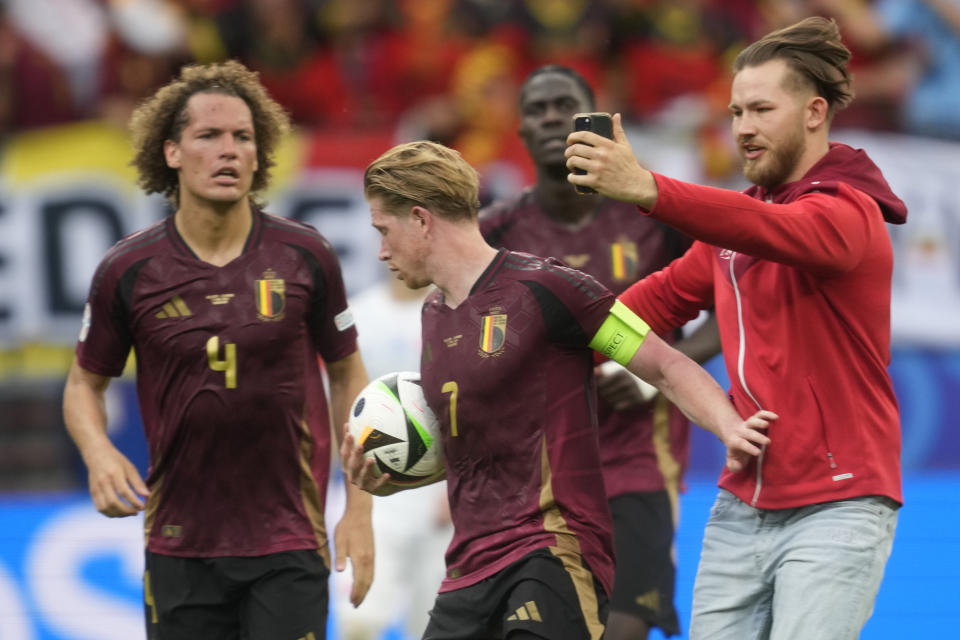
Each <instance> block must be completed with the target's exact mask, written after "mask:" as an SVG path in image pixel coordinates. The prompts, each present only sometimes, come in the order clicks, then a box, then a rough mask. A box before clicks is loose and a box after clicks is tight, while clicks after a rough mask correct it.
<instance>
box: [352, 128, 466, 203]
mask: <svg viewBox="0 0 960 640" xmlns="http://www.w3.org/2000/svg"><path fill="white" fill-rule="evenodd" d="M479 185H480V178H479V176H478V175H477V172H476V170H475V169H474V168H473V167H471V166H470V165H469V164H468V163H467V161H466V160H464V159H463V157H462V156H461V155H460V153H458V152H457V151H454V150H453V149H450V148H449V147H445V146H443V145H442V144H438V143H436V142H429V141H426V140H419V141H416V142H408V143H406V144H401V145H397V146H396V147H393V148H392V149H390V150H389V151H387V152H386V153H384V154H383V155H381V156H380V157H379V158H377V159H376V160H374V161H373V162H372V163H371V164H370V166H368V167H367V169H366V171H364V174H363V193H364V195H365V196H366V197H367V199H368V200H369V199H372V198H380V199H382V200H383V203H384V206H385V207H386V209H387V210H388V211H390V212H394V213H398V214H399V213H401V212H404V211H409V208H410V207H411V206H413V205H420V206H423V207H426V208H427V209H429V210H430V211H431V212H432V213H434V214H436V215H439V216H440V217H443V218H447V219H450V220H471V219H476V217H477V212H478V211H479V210H480V200H479V196H478V194H479V190H480V187H479Z"/></svg>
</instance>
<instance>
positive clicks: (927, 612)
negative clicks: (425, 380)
mask: <svg viewBox="0 0 960 640" xmlns="http://www.w3.org/2000/svg"><path fill="white" fill-rule="evenodd" d="M913 5H916V6H913ZM935 5H952V6H954V7H956V8H957V9H958V12H960V3H957V2H956V1H955V0H943V1H936V0H927V1H926V2H923V1H920V0H917V2H913V1H912V0H897V1H896V2H883V1H881V2H875V3H870V2H866V1H864V0H815V1H814V0H811V1H808V2H800V1H793V2H769V1H761V0H757V1H753V0H738V1H737V2H719V1H712V0H685V1H683V2H659V1H655V0H618V1H613V0H608V1H606V2H590V1H587V0H573V1H569V2H550V1H548V0H527V1H514V2H492V1H482V0H404V1H401V2H396V3H394V2H385V1H378V0H363V1H361V0H351V1H340V0H303V1H302V2H300V1H296V0H244V1H240V0H182V1H176V2H174V1H169V2H167V1H163V0H117V1H114V0H111V1H109V2H108V1H105V0H104V1H99V0H30V1H29V2H27V1H26V0H3V2H2V3H0V640H67V639H70V640H74V639H76V640H80V639H86V638H89V639H97V640H104V639H109V638H124V639H129V638H140V637H142V636H143V631H142V622H141V611H140V604H139V603H140V597H141V591H140V579H141V568H142V541H141V536H140V531H139V528H140V523H139V521H138V520H136V519H127V520H122V521H114V520H107V519H105V518H103V517H101V516H99V515H98V514H97V513H96V512H95V511H94V509H93V507H92V505H91V504H90V501H89V498H88V497H87V494H86V490H85V481H86V479H85V473H84V471H83V468H82V464H81V463H80V461H79V458H78V457H77V455H76V453H75V451H74V449H73V447H72V445H71V444H70V443H69V441H68V439H67V437H66V434H65V431H64V428H63V424H62V419H61V417H60V406H59V400H60V393H61V391H62V386H63V381H64V375H65V372H66V369H67V367H68V366H69V363H70V359H71V357H72V348H73V344H74V341H75V337H76V334H77V332H78V330H79V320H80V310H81V308H82V305H83V301H84V298H85V296H86V292H87V287H88V285H89V279H90V276H91V274H92V272H93V269H94V267H95V266H96V264H97V262H98V261H99V259H100V257H101V256H102V255H103V253H104V252H105V251H106V250H107V249H108V248H109V247H110V246H111V245H112V244H113V243H114V242H115V241H116V240H117V239H119V238H120V237H122V236H123V235H126V234H127V233H130V232H132V231H134V230H136V229H138V228H140V227H142V226H144V225H145V224H147V223H150V222H152V221H154V220H156V219H158V218H160V217H162V216H163V215H165V214H166V208H165V203H164V202H163V201H162V200H161V199H159V198H156V197H146V196H144V195H143V194H142V193H141V192H140V191H139V190H138V189H137V188H136V187H135V185H134V178H135V176H134V174H133V172H132V170H131V168H130V167H129V166H128V162H129V159H130V150H129V145H128V141H127V138H126V134H125V132H124V129H123V127H122V123H123V122H124V121H125V118H126V115H127V114H128V113H129V110H130V108H131V106H132V105H133V104H135V103H136V101H137V100H138V99H139V98H141V97H142V96H144V95H147V94H149V92H150V91H152V90H153V88H155V87H156V86H157V85H158V84H162V83H163V82H165V81H166V80H167V78H168V77H169V75H170V73H171V72H172V71H174V70H175V69H176V68H177V66H178V65H179V64H182V63H183V62H186V61H191V60H201V61H205V60H215V59H223V58H225V57H227V56H230V57H237V58H240V59H242V60H244V61H246V62H247V63H248V64H250V65H251V66H253V67H255V68H257V69H259V70H260V71H261V74H262V77H263V79H264V82H265V83H266V84H267V85H268V87H270V88H271V90H272V91H273V93H274V95H275V96H277V97H278V99H280V100H281V101H282V102H283V103H284V104H285V106H286V107H287V108H288V109H289V110H290V112H291V114H292V115H293V117H294V119H295V122H296V123H297V127H296V129H295V130H294V132H293V133H292V134H291V135H290V136H289V137H288V139H287V140H285V142H284V144H283V147H282V149H281V150H280V153H279V156H278V166H277V168H276V169H275V171H274V181H273V187H272V189H271V191H270V192H269V193H268V194H267V198H266V199H267V200H268V201H269V203H270V206H269V209H270V210H271V211H272V212H274V213H277V214H280V215H286V216H291V217H295V218H298V219H302V220H305V221H307V222H310V223H311V224H314V225H315V226H316V227H317V228H318V229H320V230H321V232H323V233H324V234H325V235H326V236H327V237H328V238H329V239H330V240H331V242H332V243H333V244H334V246H335V247H336V249H337V251H338V253H339V255H340V257H341V260H342V262H343V268H344V274H345V278H346V281H347V285H348V289H349V291H350V293H351V294H353V293H356V292H358V291H361V290H362V289H363V288H364V287H366V286H369V285H370V284H371V283H374V282H376V281H377V280H378V279H379V278H381V277H382V276H383V271H382V269H381V268H380V266H379V265H378V264H377V262H376V260H375V253H376V246H377V242H378V240H377V238H376V234H375V232H373V230H372V229H370V227H369V225H368V220H367V215H368V214H367V210H366V208H365V206H364V202H363V197H362V192H361V189H360V182H361V172H362V169H363V167H364V166H365V165H366V164H367V163H368V162H369V161H370V160H372V159H373V158H374V157H376V156H377V155H378V154H379V153H380V152H381V151H383V150H384V149H386V148H388V147H389V146H391V145H392V144H394V143H395V142H397V141H401V140H406V139H411V138H416V137H427V136H429V137H432V138H434V139H438V140H441V141H443V142H446V143H448V144H451V145H452V146H454V147H456V148H458V149H460V150H461V152H462V153H464V155H465V156H466V157H467V158H468V159H469V160H470V161H471V162H472V163H473V164H474V165H475V166H477V167H478V168H479V169H480V170H481V174H482V176H483V184H484V198H485V199H490V198H495V197H497V196H499V195H504V194H507V193H510V192H512V191H514V190H515V189H517V188H519V187H520V186H522V185H524V184H527V183H529V181H530V179H531V167H530V166H529V163H528V161H527V159H526V155H525V152H524V151H523V149H522V146H521V145H520V144H519V141H518V140H517V138H516V134H515V131H516V116H515V111H516V107H515V105H516V90H517V87H518V85H519V82H521V81H522V78H523V77H524V75H525V74H526V72H527V71H528V70H529V69H531V68H533V67H535V66H537V65H538V64H541V63H544V62H560V63H564V64H570V65H571V66H574V67H575V68H578V69H579V70H581V71H582V72H583V73H584V74H585V75H586V76H587V77H588V79H590V81H591V82H592V83H593V84H594V85H595V87H596V88H597V89H598V99H599V104H598V106H599V107H600V108H601V109H604V110H609V111H621V112H623V113H624V115H625V117H626V119H627V122H628V124H629V135H630V137H631V140H632V142H633V144H634V148H635V149H636V150H637V152H638V154H639V155H640V156H641V157H642V158H643V159H644V160H645V161H647V162H648V163H649V166H651V167H652V168H654V169H655V170H658V171H661V172H663V173H666V174H669V175H672V176H676V177H680V178H685V179H690V180H694V181H697V182H704V183H711V184H715V185H718V186H728V187H732V188H738V187H740V186H742V183H741V179H740V178H739V177H738V174H737V169H736V163H735V161H734V157H733V155H734V154H733V148H732V146H731V144H730V141H729V133H728V131H727V123H726V115H725V104H726V99H727V94H726V89H727V86H728V83H729V77H728V76H727V74H726V72H725V69H726V67H727V66H728V65H727V62H728V61H729V54H730V52H731V51H736V50H737V49H738V48H739V46H741V45H742V43H743V42H747V41H749V40H750V39H751V38H753V37H756V36H757V35H761V34H762V33H764V32H765V31H767V30H769V28H770V27H771V26H774V25H778V24H782V23H786V22H790V21H792V20H793V19H795V18H796V17H801V16H802V15H807V14H813V13H820V14H824V13H826V14H828V15H834V16H835V17H837V19H838V21H839V22H840V24H841V26H842V28H843V29H844V31H845V37H847V38H848V39H849V40H850V41H851V43H852V44H853V48H854V51H855V54H857V55H858V57H857V59H856V60H857V65H856V67H855V71H856V72H857V76H856V81H857V85H856V89H857V92H858V94H859V96H860V98H859V99H858V103H857V106H856V108H855V109H853V110H851V111H850V112H845V113H842V114H841V115H840V116H839V117H838V119H837V122H836V125H835V135H834V136H833V137H834V138H835V139H837V140H841V141H844V142H848V143H850V144H852V145H854V146H860V147H864V148H865V149H867V150H868V152H869V153H870V155H871V156H872V157H873V158H874V159H875V160H876V162H877V163H878V164H879V165H880V167H881V168H882V169H883V171H884V173H885V175H886V176H887V178H888V180H889V182H890V183H891V185H892V186H893V188H894V190H895V191H896V192H897V193H899V194H900V195H901V196H902V197H903V199H904V200H905V201H906V202H907V204H908V206H909V208H910V216H909V221H908V223H907V224H906V225H905V226H903V227H890V228H889V230H890V233H891V238H892V240H893V245H894V249H895V252H896V268H895V274H894V287H893V292H894V297H893V309H892V311H893V339H894V352H893V359H892V362H891V365H890V371H891V374H892V376H893V379H894V384H895V386H896V390H897V394H898V398H899V400H900V404H901V410H902V417H903V434H904V449H903V465H904V472H905V480H904V484H905V496H906V503H907V506H906V507H905V508H904V510H903V511H902V512H901V517H900V526H899V530H898V536H897V540H896V543H895V545H894V551H893V555H892V557H891V560H890V564H889V565H888V568H887V575H886V579H885V581H884V584H883V587H882V589H881V592H880V596H879V598H878V600H877V607H876V611H875V613H874V616H873V618H872V619H871V621H870V622H869V623H868V625H867V627H866V629H865V631H864V633H863V636H862V637H863V638H865V639H866V640H879V639H887V638H891V639H892V638H908V637H909V638H916V637H952V636H953V635H956V631H955V629H957V628H960V605H958V604H957V599H956V594H957V584H958V581H960V535H958V534H957V530H958V525H960V433H958V429H957V427H958V426H960V425H958V422H960V421H958V419H957V417H956V416H957V415H960V204H958V198H957V185H958V184H960V162H958V159H960V108H954V107H953V106H952V105H956V104H957V103H958V102H960V82H956V81H951V80H949V78H951V77H954V76H950V73H949V72H948V70H950V69H953V70H954V71H957V70H960V36H958V35H957V34H958V33H960V20H958V22H957V24H956V25H953V24H951V23H950V16H949V14H946V13H944V14H934V15H933V17H930V15H929V13H930V11H931V9H930V7H933V6H935ZM908 9H909V10H911V11H913V12H914V13H913V14H911V15H913V16H914V20H913V21H914V22H916V23H917V24H912V23H911V21H910V20H907V19H906V18H904V17H903V15H902V13H903V12H904V11H907V10H908ZM924 11H927V13H926V14H925V13H924ZM917 16H919V17H917ZM923 16H927V18H928V19H927V21H924V20H923V19H921V18H923ZM954 17H956V16H954ZM865 25H866V26H865ZM911 29H912V31H911ZM938 56H939V57H941V58H943V57H946V60H942V59H938ZM936 65H941V67H937V66H936ZM931 68H935V69H937V70H938V73H939V75H940V76H945V77H946V78H948V79H947V80H944V79H943V78H942V77H941V78H940V80H939V82H940V83H941V86H940V89H939V93H936V91H935V89H936V83H937V80H936V79H934V81H933V82H932V84H933V85H934V89H933V90H931V91H934V93H933V94H932V95H934V96H935V97H937V98H938V99H939V101H935V103H936V104H939V105H941V107H942V108H941V109H940V110H939V111H938V110H935V109H933V110H931V109H929V108H926V109H925V108H924V107H923V105H924V104H925V103H924V101H923V98H924V95H926V94H924V93H923V92H924V91H928V90H929V89H928V87H929V85H930V84H931V82H930V81H929V79H928V78H926V75H929V74H930V71H929V70H930V69H931ZM911 74H912V75H911ZM925 74H926V75H925ZM361 331H362V327H361ZM810 348H816V346H815V345H811V346H810ZM824 366H844V363H842V362H825V363H824ZM708 368H709V369H710V371H711V373H713V374H714V375H715V377H717V378H718V380H719V381H720V382H721V384H725V383H726V380H725V374H724V372H723V371H722V367H721V366H720V363H719V361H718V360H714V361H713V362H711V363H710V365H709V366H708ZM109 402H110V404H111V410H110V413H111V416H112V423H111V425H110V429H111V433H112V435H113V437H114V438H115V440H116V441H117V442H118V443H120V445H121V446H122V448H123V449H124V450H125V451H127V452H128V453H129V454H130V456H131V457H132V458H133V459H134V461H135V462H136V463H137V464H138V465H139V466H141V468H142V467H144V466H145V456H144V449H143V438H142V433H141V427H140V423H139V419H138V416H137V409H136V398H135V393H134V389H133V385H132V383H131V379H130V378H129V377H126V378H123V379H121V380H119V381H117V382H116V383H115V384H114V385H112V387H111V390H110V393H109ZM721 461H722V451H720V450H719V448H718V445H717V443H715V442H713V441H712V440H711V439H709V438H708V437H706V436H703V435H701V434H700V433H699V432H695V434H694V442H693V447H692V456H691V464H690V471H689V473H688V477H687V480H688V491H687V493H686V494H685V495H684V497H683V498H682V503H681V526H680V530H679V531H678V536H677V554H678V566H679V577H678V585H677V592H678V605H679V607H680V610H681V617H682V618H685V617H686V616H687V615H688V613H689V601H690V591H691V589H692V581H693V573H694V571H695V568H696V561H697V554H698V551H699V543H700V536H701V533H702V530H703V524H704V521H705V519H706V515H707V511H708V508H709V504H710V502H711V501H712V497H713V481H714V478H715V476H716V473H717V471H718V469H719V466H720V464H721ZM441 552H442V551H441V550H439V549H438V550H437V553H441ZM335 624H336V620H332V621H331V625H332V626H333V627H334V633H333V634H332V635H331V637H332V638H335V637H336V635H335ZM390 635H391V637H393V638H400V635H399V632H395V633H391V634H390Z"/></svg>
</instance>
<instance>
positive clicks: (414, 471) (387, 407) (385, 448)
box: [349, 371, 443, 485]
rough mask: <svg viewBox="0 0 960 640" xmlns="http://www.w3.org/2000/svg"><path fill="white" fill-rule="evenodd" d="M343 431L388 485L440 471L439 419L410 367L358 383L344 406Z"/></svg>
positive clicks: (409, 482) (413, 482)
mask: <svg viewBox="0 0 960 640" xmlns="http://www.w3.org/2000/svg"><path fill="white" fill-rule="evenodd" d="M349 429H350V435H352V436H353V439H354V441H355V442H356V443H357V445H359V446H360V447H362V448H363V453H364V455H365V456H366V457H368V458H373V459H374V460H376V466H375V468H376V469H377V470H378V471H379V472H380V473H389V474H390V481H391V482H393V483H394V484H397V485H410V484H416V483H417V482H419V481H421V480H423V479H424V478H427V477H430V476H432V475H435V474H436V473H438V472H439V471H440V470H442V469H443V447H442V444H441V442H440V423H439V421H438V420H437V418H436V416H434V414H433V411H431V410H430V407H428V406H427V401H426V399H425V398H424V396H423V389H422V388H421V387H420V374H419V373H417V372H415V371H399V372H395V373H388V374H386V375H384V376H380V377H379V378H377V379H376V380H373V381H371V382H370V384H368V385H367V386H366V387H364V389H363V391H361V392H360V394H359V395H358V396H357V398H356V399H355V400H354V401H353V406H352V407H351V409H350V420H349Z"/></svg>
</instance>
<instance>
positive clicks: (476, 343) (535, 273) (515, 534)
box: [420, 250, 615, 593]
mask: <svg viewBox="0 0 960 640" xmlns="http://www.w3.org/2000/svg"><path fill="white" fill-rule="evenodd" d="M614 299H615V298H614V296H613V294H612V293H611V292H610V291H609V290H607V289H606V288H605V287H603V286H602V285H601V284H599V283H598V282H597V281H596V280H594V279H593V278H591V277H590V276H587V275H586V274H583V273H580V272H578V271H574V270H573V269H569V268H566V267H563V266H561V265H559V263H557V262H556V261H554V260H544V259H542V258H536V257H534V256H531V255H527V254H521V253H513V252H508V251H503V250H501V251H500V252H499V253H498V254H497V257H496V258H495V259H494V261H493V262H492V263H491V265H490V266H489V267H488V268H487V270H486V271H485V272H484V273H483V275H482V276H481V277H480V278H479V279H478V280H477V282H476V284H475V285H474V287H473V289H472V290H471V292H470V296H469V297H468V298H467V299H466V300H465V301H464V302H463V303H462V304H460V305H459V306H458V307H457V308H456V309H451V308H450V307H448V306H447V305H446V304H445V303H444V300H443V294H442V293H441V292H436V293H434V294H432V295H431V296H430V297H429V298H427V300H426V302H425V303H424V307H423V353H422V358H421V365H420V371H421V379H422V382H423V389H424V393H425V395H426V398H427V402H428V403H429V405H430V407H431V408H432V409H433V410H434V412H435V413H436V414H437V416H438V417H439V418H440V422H441V434H442V438H443V451H444V456H445V458H446V468H447V491H448V494H449V497H450V510H451V515H452V518H453V524H454V534H453V540H452V541H451V543H450V547H449V549H448V550H447V578H446V579H445V580H444V582H443V584H442V585H441V588H440V590H441V591H449V590H452V589H459V588H462V587H466V586H469V585H471V584H474V583H476V582H478V581H480V580H482V579H483V578H486V577H488V576H490V575H492V574H494V573H496V572H498V571H500V570H501V569H503V568H504V567H506V566H507V565H508V564H510V563H511V562H514V561H516V560H518V559H519V558H520V557H522V556H524V555H525V554H527V553H529V552H531V551H533V550H534V549H540V548H549V549H550V550H551V551H552V552H553V553H555V554H557V555H558V556H560V557H561V559H567V560H569V559H570V558H571V557H572V558H576V561H577V562H579V561H580V558H581V557H582V558H583V559H585V560H586V563H587V565H588V566H589V568H590V569H591V570H592V571H593V573H594V575H596V577H597V579H598V580H599V581H600V584H602V585H603V587H604V588H605V589H606V590H607V593H610V589H611V588H612V577H613V535H612V530H613V529H612V526H613V523H612V522H611V518H610V511H609V508H608V507H607V502H606V498H605V497H604V493H603V477H602V475H601V472H600V454H599V451H598V446H599V445H598V441H597V426H596V414H595V409H594V402H595V401H596V389H595V385H594V384H593V351H592V350H591V349H590V348H589V347H588V346H587V345H588V343H589V342H590V340H591V339H592V338H593V336H594V335H595V334H596V332H597V330H598V329H599V328H600V325H601V324H602V323H603V321H604V319H606V317H607V315H608V313H609V310H610V307H612V306H613V302H614Z"/></svg>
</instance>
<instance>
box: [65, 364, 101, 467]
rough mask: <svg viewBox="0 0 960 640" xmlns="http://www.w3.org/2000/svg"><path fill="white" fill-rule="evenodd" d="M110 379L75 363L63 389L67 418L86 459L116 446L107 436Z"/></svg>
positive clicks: (68, 430)
mask: <svg viewBox="0 0 960 640" xmlns="http://www.w3.org/2000/svg"><path fill="white" fill-rule="evenodd" d="M108 384H109V379H108V378H105V377H102V376H95V375H93V374H90V373H89V372H84V371H83V370H82V369H80V367H79V365H77V364H76V363H74V364H73V367H72V368H71V370H70V374H69V375H68V376H67V383H66V386H65V387H64V391H63V421H64V424H65V425H66V427H67V432H68V433H69V434H70V437H71V439H73V442H74V444H76V446H77V449H78V450H79V451H80V455H81V456H82V457H83V460H84V462H85V463H86V464H87V465H88V466H89V465H90V460H91V459H92V458H93V457H94V456H95V455H96V452H97V451H100V450H102V449H103V448H105V447H112V446H113V445H112V444H111V442H110V439H109V437H108V436H107V410H106V402H105V396H106V388H107V385H108Z"/></svg>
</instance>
